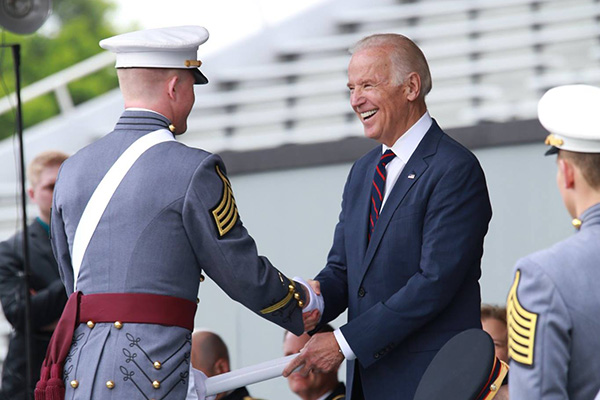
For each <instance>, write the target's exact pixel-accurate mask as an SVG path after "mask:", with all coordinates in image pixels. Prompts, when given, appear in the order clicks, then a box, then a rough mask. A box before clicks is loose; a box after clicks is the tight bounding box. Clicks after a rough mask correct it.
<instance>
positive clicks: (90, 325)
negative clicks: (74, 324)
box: [87, 321, 96, 329]
mask: <svg viewBox="0 0 600 400" xmlns="http://www.w3.org/2000/svg"><path fill="white" fill-rule="evenodd" d="M87 326H88V328H90V329H92V328H93V327H94V326H96V324H95V323H94V321H88V322H87Z"/></svg>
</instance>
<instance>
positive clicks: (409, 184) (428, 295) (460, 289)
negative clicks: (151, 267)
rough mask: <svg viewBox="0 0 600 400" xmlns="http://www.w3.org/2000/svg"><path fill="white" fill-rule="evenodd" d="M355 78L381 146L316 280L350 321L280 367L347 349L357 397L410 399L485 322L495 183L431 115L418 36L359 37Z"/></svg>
mask: <svg viewBox="0 0 600 400" xmlns="http://www.w3.org/2000/svg"><path fill="white" fill-rule="evenodd" d="M348 88H349V89H350V102H351V105H352V109H353V110H354V112H355V113H356V115H357V116H358V118H359V119H360V121H361V122H362V124H363V126H364V132H365V135H366V136H367V137H369V138H372V139H375V140H376V141H378V142H379V143H381V146H377V148H375V149H373V150H372V151H371V152H369V153H367V154H366V155H365V156H364V157H362V158H361V159H359V160H358V161H357V162H356V163H355V164H354V166H353V167H352V169H351V171H350V174H349V176H348V179H347V182H346V186H345V188H344V194H343V200H342V211H341V213H340V217H339V222H338V224H337V226H336V229H335V235H334V241H333V246H332V248H331V251H330V253H329V256H328V260H327V265H326V266H325V268H324V269H323V270H322V271H321V273H319V275H318V276H317V277H316V278H315V280H316V282H313V283H312V285H314V287H315V289H316V291H317V292H318V291H319V290H320V292H321V293H322V295H323V300H324V309H323V310H322V311H323V312H322V317H321V320H320V322H319V324H320V325H321V324H324V323H327V322H328V321H331V320H333V319H335V318H336V317H337V316H338V315H340V314H341V313H342V312H343V311H344V310H346V309H348V323H347V324H345V325H343V326H342V327H341V328H340V329H337V330H336V331H335V332H333V333H322V334H316V335H314V336H313V337H312V338H311V340H310V341H309V342H308V343H307V345H306V346H305V348H304V350H303V351H302V353H301V355H300V356H299V357H298V358H296V359H295V360H294V361H293V362H292V363H290V365H288V367H287V368H286V370H285V371H284V375H285V376H287V375H289V374H290V373H291V371H292V370H294V369H295V368H296V367H297V366H299V365H303V367H302V369H303V371H302V372H308V371H310V370H318V371H328V370H331V369H333V368H336V367H337V366H339V364H340V363H341V362H342V361H343V359H344V358H346V360H348V362H347V366H348V371H347V380H346V381H347V386H348V388H349V389H348V391H349V398H350V399H352V400H358V399H363V398H364V399H367V400H372V399H407V400H411V399H412V398H413V396H414V393H415V390H416V388H417V385H418V384H419V381H420V378H421V376H422V375H423V373H424V371H425V369H426V368H427V366H428V365H429V363H430V361H431V360H432V359H433V357H434V356H435V354H436V352H437V351H438V350H439V349H440V348H441V347H442V346H443V345H444V343H446V341H448V340H449V339H450V338H451V337H453V336H454V335H456V334H457V333H459V332H461V331H463V330H466V329H469V328H479V327H481V322H480V315H479V313H480V289H479V283H478V280H479V277H480V275H481V269H480V264H481V256H482V254H483V238H484V236H485V234H486V233H487V230H488V223H489V221H490V218H491V215H492V212H491V207H490V201H489V197H488V191H487V187H486V182H485V177H484V174H483V171H482V169H481V167H480V165H479V162H478V161H477V159H476V158H475V156H474V155H473V154H472V153H471V152H470V151H469V150H467V149H466V148H464V147H463V146H461V145H460V144H459V143H457V142H456V141H454V140H453V139H452V138H450V137H449V136H447V135H446V134H445V133H444V132H443V131H442V130H441V128H440V127H439V126H438V124H437V123H436V121H434V120H433V119H432V118H431V117H430V115H429V113H428V111H427V106H426V104H425V96H426V95H427V93H428V92H429V91H430V89H431V76H430V73H429V67H428V65H427V61H426V59H425V57H424V55H423V53H422V52H421V50H420V49H419V48H418V47H417V46H416V45H415V44H414V43H413V42H412V41H411V40H409V39H408V38H406V37H404V36H401V35H395V34H386V35H373V36H370V37H367V38H364V39H362V40H361V41H359V42H358V43H357V44H356V46H355V47H354V48H353V49H352V58H351V60H350V64H349V67H348ZM390 150H391V151H390ZM319 287H320V288H319Z"/></svg>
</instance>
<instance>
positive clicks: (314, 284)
mask: <svg viewBox="0 0 600 400" xmlns="http://www.w3.org/2000/svg"><path fill="white" fill-rule="evenodd" d="M308 284H309V285H310V287H311V288H312V290H313V291H314V292H315V293H316V294H317V296H318V295H320V294H321V283H320V282H319V281H315V280H313V279H309V280H308Z"/></svg>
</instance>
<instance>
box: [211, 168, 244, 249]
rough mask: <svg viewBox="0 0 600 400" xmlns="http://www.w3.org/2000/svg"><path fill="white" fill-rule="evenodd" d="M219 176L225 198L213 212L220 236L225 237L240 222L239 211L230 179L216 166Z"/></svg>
mask: <svg viewBox="0 0 600 400" xmlns="http://www.w3.org/2000/svg"><path fill="white" fill-rule="evenodd" d="M216 170H217V175H219V177H220V178H221V180H222V181H223V196H222V198H221V202H220V203H219V204H218V205H217V206H216V207H215V208H214V209H213V210H212V211H211V212H212V215H213V218H214V219H215V224H216V225H217V230H218V231H219V236H220V237H223V236H225V235H226V234H227V232H229V231H230V230H231V228H233V227H234V225H235V223H236V222H237V220H238V210H237V206H236V204H235V199H234V198H233V191H232V190H231V184H230V183H229V179H227V177H226V176H225V175H224V174H223V173H222V172H221V169H220V168H219V166H218V165H217V166H216Z"/></svg>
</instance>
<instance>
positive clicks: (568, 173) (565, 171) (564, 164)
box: [558, 158, 575, 189]
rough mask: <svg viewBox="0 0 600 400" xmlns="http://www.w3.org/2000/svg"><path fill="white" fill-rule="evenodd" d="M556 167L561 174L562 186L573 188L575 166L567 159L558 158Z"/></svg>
mask: <svg viewBox="0 0 600 400" xmlns="http://www.w3.org/2000/svg"><path fill="white" fill-rule="evenodd" d="M558 169H559V171H560V173H561V174H562V176H563V181H564V185H565V186H564V188H565V189H573V188H574V187H575V166H574V165H573V163H572V162H571V161H569V160H566V159H563V158H559V159H558Z"/></svg>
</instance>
